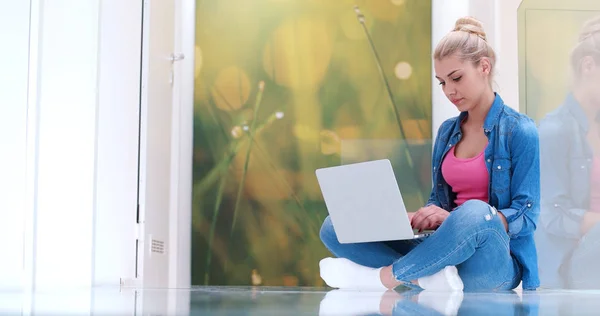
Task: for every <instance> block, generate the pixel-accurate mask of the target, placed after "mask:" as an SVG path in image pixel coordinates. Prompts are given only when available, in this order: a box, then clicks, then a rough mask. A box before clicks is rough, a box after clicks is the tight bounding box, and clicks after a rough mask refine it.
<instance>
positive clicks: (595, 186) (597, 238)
mask: <svg viewBox="0 0 600 316" xmlns="http://www.w3.org/2000/svg"><path fill="white" fill-rule="evenodd" d="M571 66H572V70H573V75H574V76H573V87H572V89H571V93H569V95H568V96H567V97H566V99H565V101H564V103H563V104H562V105H561V106H560V107H559V108H558V109H556V110H555V111H553V112H551V113H549V114H548V115H547V116H546V117H545V118H544V119H543V120H541V121H540V126H539V134H540V152H541V158H540V164H541V170H542V171H541V179H542V189H541V195H542V199H541V200H542V210H541V215H540V227H539V229H538V232H537V233H536V239H537V242H538V251H539V256H540V277H541V281H542V286H544V287H573V288H585V287H595V288H600V270H598V268H597V264H598V260H599V259H600V225H597V224H598V223H600V125H599V124H598V120H597V118H598V113H599V110H600V17H598V18H595V19H593V20H590V21H589V22H587V23H586V24H585V25H584V27H583V29H582V31H581V34H580V36H579V41H578V43H577V45H576V46H575V48H574V49H573V51H572V53H571ZM583 237H585V238H583ZM591 248H595V249H591Z"/></svg>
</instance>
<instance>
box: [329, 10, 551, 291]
mask: <svg viewBox="0 0 600 316" xmlns="http://www.w3.org/2000/svg"><path fill="white" fill-rule="evenodd" d="M434 65H435V72H436V77H437V79H438V80H439V82H440V86H441V88H442V90H443V91H444V93H445V94H446V96H447V97H448V99H450V101H452V102H453V103H454V104H455V106H456V107H457V108H458V109H459V111H460V112H461V114H460V115H459V116H458V117H454V118H451V119H449V120H447V121H446V122H444V123H443V124H442V126H441V127H440V129H439V131H438V135H437V139H436V141H435V146H434V149H433V157H432V158H433V159H432V161H433V166H432V169H433V170H432V171H433V190H432V192H431V196H430V199H429V201H428V203H427V205H426V206H425V207H423V208H421V209H419V210H418V211H417V212H416V213H415V214H414V215H412V217H411V224H412V226H413V228H415V229H418V230H429V229H436V232H435V233H434V234H432V235H431V236H430V237H427V238H425V239H424V240H423V239H420V240H417V241H415V240H410V241H394V242H375V243H356V244H340V243H339V241H338V240H337V236H336V233H335V230H334V227H333V225H332V223H331V220H330V219H329V218H328V219H326V220H325V222H324V223H323V226H322V229H321V239H322V240H323V243H324V244H325V245H326V246H327V248H328V249H329V250H330V251H331V252H332V253H333V254H334V255H335V256H337V257H338V258H326V259H323V260H322V261H321V263H320V267H321V277H322V278H323V279H324V280H325V282H326V283H327V284H328V285H330V286H332V287H339V288H359V289H360V288H372V289H373V288H380V289H385V288H394V287H396V286H398V285H401V284H404V285H406V286H409V287H413V288H423V289H426V290H463V288H464V289H465V290H469V291H470V290H496V289H497V290H508V289H514V288H516V287H517V286H518V285H519V283H520V282H521V281H523V288H524V289H535V288H537V286H538V283H539V282H538V273H537V257H536V249H535V244H534V240H533V232H534V230H535V227H536V221H537V217H538V213H539V190H540V188H539V185H540V183H539V181H540V179H539V150H538V134H537V129H536V126H535V123H534V122H533V121H532V120H531V119H529V118H528V117H527V116H525V115H523V114H520V113H518V112H516V111H514V110H513V109H511V108H510V107H508V106H507V105H505V104H504V102H503V101H502V99H501V98H500V96H499V95H498V94H496V93H494V91H493V89H492V84H491V82H492V76H493V72H494V71H495V68H494V67H495V54H494V51H493V49H492V47H491V46H490V45H489V43H488V42H487V40H486V36H485V33H484V31H483V29H482V26H481V23H479V22H478V21H477V20H475V19H473V18H463V19H459V20H458V21H457V22H456V26H455V29H454V30H453V31H452V32H450V33H449V34H448V35H446V36H445V37H444V38H443V39H442V40H441V41H440V43H439V44H438V46H437V47H436V49H435V53H434Z"/></svg>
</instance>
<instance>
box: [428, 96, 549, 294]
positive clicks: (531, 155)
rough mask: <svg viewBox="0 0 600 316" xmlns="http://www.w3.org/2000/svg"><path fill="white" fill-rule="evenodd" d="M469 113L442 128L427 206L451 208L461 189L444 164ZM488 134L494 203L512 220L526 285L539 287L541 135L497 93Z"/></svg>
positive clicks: (513, 239)
mask: <svg viewBox="0 0 600 316" xmlns="http://www.w3.org/2000/svg"><path fill="white" fill-rule="evenodd" d="M466 116H467V112H463V113H461V114H460V115H459V116H458V117H454V118H451V119H448V120H446V121H445V122H444V123H443V124H442V125H441V126H440V128H439V130H438V135H437V138H436V141H435V145H434V148H433V157H432V167H433V172H432V176H433V189H432V191H431V196H430V197H429V201H428V202H427V205H431V204H433V205H437V206H438V207H441V208H443V209H445V210H447V211H449V212H451V211H452V210H453V209H454V208H455V207H456V205H455V204H454V199H455V194H454V193H453V192H452V188H451V187H450V186H449V185H448V183H447V182H446V181H445V180H444V177H443V176H442V172H441V165H442V161H443V159H444V157H445V156H446V153H448V151H449V150H450V148H451V147H452V146H454V145H455V144H457V143H458V142H459V141H460V140H461V138H462V131H461V128H460V122H462V120H463V119H464V118H466ZM483 129H484V132H485V135H486V136H487V138H488V146H487V147H486V149H485V152H484V155H485V162H486V166H487V170H488V174H489V181H490V182H489V186H488V196H489V204H490V205H491V206H493V207H495V208H496V209H498V211H500V212H501V213H502V214H503V215H504V216H505V217H506V221H507V222H508V235H509V237H510V251H511V254H512V255H513V257H514V258H515V259H516V260H517V262H518V263H519V265H520V266H521V267H522V269H523V276H522V281H523V289H526V290H534V289H536V288H537V287H539V276H538V262H537V251H536V247H535V241H534V238H533V234H534V231H535V229H536V223H537V219H538V216H539V210H540V164H539V138H538V132H537V128H536V125H535V123H534V122H533V120H531V119H530V118H529V117H527V116H526V115H524V114H521V113H519V112H517V111H515V110H513V109H511V108H510V107H508V106H506V105H505V104H504V101H502V98H500V96H499V95H498V94H496V97H495V100H494V103H493V104H492V107H491V108H490V110H489V112H488V114H487V117H486V118H485V121H484V125H483Z"/></svg>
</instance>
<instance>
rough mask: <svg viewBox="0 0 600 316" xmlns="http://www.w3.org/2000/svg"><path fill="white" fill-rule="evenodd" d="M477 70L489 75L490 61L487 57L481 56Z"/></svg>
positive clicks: (490, 69)
mask: <svg viewBox="0 0 600 316" xmlns="http://www.w3.org/2000/svg"><path fill="white" fill-rule="evenodd" d="M479 70H480V71H481V73H483V74H485V75H490V74H491V73H492V63H491V62H490V59H489V58H487V57H483V58H481V60H480V61H479Z"/></svg>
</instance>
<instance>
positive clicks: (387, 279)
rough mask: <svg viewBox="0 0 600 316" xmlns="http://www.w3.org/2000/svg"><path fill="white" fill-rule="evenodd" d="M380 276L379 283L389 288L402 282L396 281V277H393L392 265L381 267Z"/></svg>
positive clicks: (391, 288)
mask: <svg viewBox="0 0 600 316" xmlns="http://www.w3.org/2000/svg"><path fill="white" fill-rule="evenodd" d="M380 276H381V283H382V284H383V286H385V287H386V288H388V289H390V290H393V289H395V288H396V287H398V286H399V285H402V282H399V281H396V278H394V273H392V266H387V267H383V268H381V272H380Z"/></svg>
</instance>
